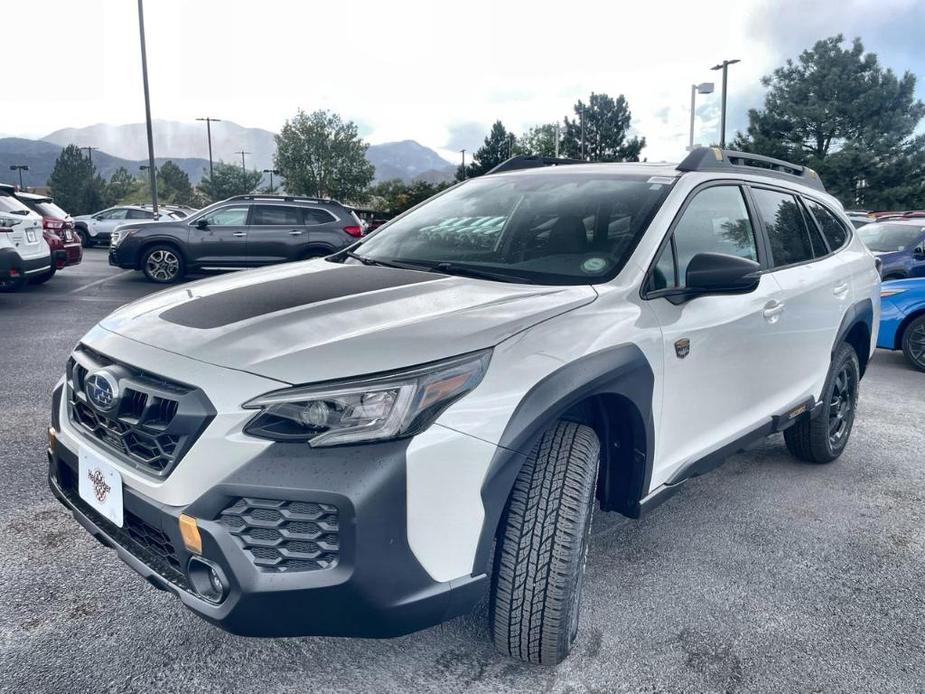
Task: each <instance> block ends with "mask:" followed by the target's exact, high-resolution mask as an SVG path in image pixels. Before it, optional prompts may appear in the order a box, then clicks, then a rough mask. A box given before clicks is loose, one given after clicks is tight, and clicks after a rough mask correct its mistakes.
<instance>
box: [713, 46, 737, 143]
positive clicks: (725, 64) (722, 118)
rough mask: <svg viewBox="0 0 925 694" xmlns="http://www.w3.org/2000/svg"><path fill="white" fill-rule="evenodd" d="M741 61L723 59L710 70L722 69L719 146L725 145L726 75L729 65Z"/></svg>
mask: <svg viewBox="0 0 925 694" xmlns="http://www.w3.org/2000/svg"><path fill="white" fill-rule="evenodd" d="M738 62H741V61H740V60H739V59H738V58H736V59H735V60H724V61H723V62H721V63H720V64H719V65H714V66H713V67H711V68H710V69H711V70H722V71H723V105H722V107H721V110H720V114H719V146H720V147H725V146H726V76H727V74H728V72H729V66H730V65H735V64H736V63H738Z"/></svg>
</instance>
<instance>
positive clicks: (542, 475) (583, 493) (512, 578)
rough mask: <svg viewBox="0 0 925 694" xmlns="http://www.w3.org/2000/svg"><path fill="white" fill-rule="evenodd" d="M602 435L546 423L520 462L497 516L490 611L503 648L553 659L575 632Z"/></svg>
mask: <svg viewBox="0 0 925 694" xmlns="http://www.w3.org/2000/svg"><path fill="white" fill-rule="evenodd" d="M599 458H600V443H599V442H598V438H597V436H596V435H595V433H594V430H592V429H591V428H589V427H587V426H583V425H581V424H575V423H572V422H558V423H557V424H556V425H555V426H553V427H552V428H551V429H549V430H548V431H547V432H546V433H545V434H544V435H543V438H542V440H541V441H540V444H539V446H538V447H537V448H536V449H535V450H534V451H533V453H532V454H531V455H530V457H529V458H528V459H527V461H526V463H524V466H523V468H522V469H521V471H520V474H519V475H518V477H517V480H516V481H515V483H514V489H513V490H512V491H511V496H510V498H509V499H508V503H507V508H506V509H505V511H504V515H503V516H502V519H501V527H500V530H499V537H498V541H497V545H496V547H495V558H494V570H493V575H492V584H491V598H490V600H491V602H490V618H491V631H492V636H493V638H494V642H495V646H496V647H497V649H498V650H499V651H501V652H502V653H504V654H506V655H510V656H513V657H515V658H520V659H522V660H527V661H529V662H532V663H538V664H542V665H555V664H556V663H559V662H561V661H562V660H563V659H564V658H565V657H566V656H567V655H568V652H569V649H570V648H571V646H572V643H573V642H574V640H575V636H576V634H577V632H578V608H579V603H580V601H581V584H582V579H583V576H584V567H585V559H586V557H587V552H588V538H589V536H590V534H591V516H592V513H593V511H594V489H595V485H596V483H597V470H598V461H599Z"/></svg>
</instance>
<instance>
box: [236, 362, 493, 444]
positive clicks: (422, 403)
mask: <svg viewBox="0 0 925 694" xmlns="http://www.w3.org/2000/svg"><path fill="white" fill-rule="evenodd" d="M490 358H491V350H484V351H481V352H475V353H472V354H466V355H463V356H461V357H456V358H454V359H448V360H446V361H441V362H437V363H434V364H429V365H426V366H421V367H418V368H415V369H409V370H406V371H401V372H396V373H393V374H387V375H384V376H377V377H370V378H364V379H355V380H349V381H338V382H330V383H322V384H319V385H316V386H300V387H297V388H287V389H285V390H277V391H274V392H272V393H267V394H266V395H262V396H260V397H259V398H255V399H254V400H251V401H250V402H247V403H245V404H244V405H243V407H245V408H248V409H257V408H259V409H260V410H261V412H260V413H259V414H258V415H257V416H256V417H254V418H253V419H252V420H251V421H250V422H249V423H248V425H247V426H246V427H245V428H244V431H245V432H246V433H248V434H250V435H252V436H258V437H260V438H264V439H271V440H273V441H306V442H308V444H309V445H310V446H312V447H321V446H336V445H339V444H345V443H366V442H370V441H384V440H388V439H397V438H403V437H406V436H413V435H415V434H417V433H419V432H421V431H423V430H424V429H426V428H427V427H428V426H430V425H431V424H432V423H433V421H434V420H435V419H437V417H439V416H440V413H441V412H443V411H444V410H445V409H446V408H447V407H449V406H450V405H451V404H452V403H453V402H455V401H456V400H458V399H459V398H461V397H462V396H463V395H465V394H466V393H468V392H469V391H471V390H472V389H473V388H475V387H476V386H477V385H478V384H479V383H480V382H481V380H482V377H483V376H484V375H485V370H486V369H487V368H488V361H489V359H490Z"/></svg>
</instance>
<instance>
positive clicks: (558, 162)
mask: <svg viewBox="0 0 925 694" xmlns="http://www.w3.org/2000/svg"><path fill="white" fill-rule="evenodd" d="M564 164H587V162H584V161H581V160H580V159H557V158H556V157H539V156H534V155H532V154H521V155H518V156H516V157H511V158H510V159H507V160H506V161H503V162H501V163H500V164H498V165H497V166H496V167H495V168H493V169H492V170H491V171H489V172H488V174H486V175H489V174H496V173H502V172H504V171H517V170H519V169H538V168H540V167H542V166H562V165H564Z"/></svg>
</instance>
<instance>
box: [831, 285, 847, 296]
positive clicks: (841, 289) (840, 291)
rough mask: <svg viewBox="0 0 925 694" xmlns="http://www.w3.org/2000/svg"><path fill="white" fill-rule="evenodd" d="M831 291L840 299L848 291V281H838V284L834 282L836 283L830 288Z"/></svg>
mask: <svg viewBox="0 0 925 694" xmlns="http://www.w3.org/2000/svg"><path fill="white" fill-rule="evenodd" d="M832 293H833V294H834V295H835V296H837V297H838V298H839V299H841V298H842V297H843V296H844V295H845V294H847V293H848V283H847V282H840V283H839V284H836V285H835V286H834V287H833V288H832Z"/></svg>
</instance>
